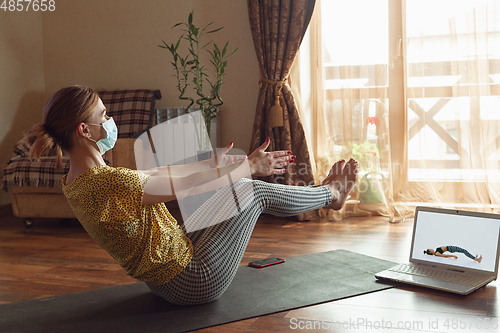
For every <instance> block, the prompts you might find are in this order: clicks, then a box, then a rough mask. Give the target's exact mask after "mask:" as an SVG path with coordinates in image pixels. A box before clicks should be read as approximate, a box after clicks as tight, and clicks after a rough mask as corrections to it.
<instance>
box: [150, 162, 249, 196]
mask: <svg viewBox="0 0 500 333" xmlns="http://www.w3.org/2000/svg"><path fill="white" fill-rule="evenodd" d="M168 170H169V167H166V168H165V169H164V170H162V172H161V174H160V175H153V176H151V177H150V178H149V181H148V183H147V185H146V188H145V189H144V194H143V197H142V204H143V205H152V204H156V203H161V202H168V201H172V200H175V199H176V198H177V197H178V196H186V195H193V194H199V193H204V192H207V191H212V190H216V189H218V188H220V187H222V186H225V185H228V184H229V183H230V182H235V181H237V180H239V179H241V178H244V177H248V176H250V169H249V167H248V163H245V161H242V162H239V163H234V164H231V165H228V166H226V167H222V168H213V169H207V170H203V171H199V172H195V173H193V174H190V175H187V176H173V175H169V174H168ZM229 176H230V177H229ZM187 193H188V194H187Z"/></svg>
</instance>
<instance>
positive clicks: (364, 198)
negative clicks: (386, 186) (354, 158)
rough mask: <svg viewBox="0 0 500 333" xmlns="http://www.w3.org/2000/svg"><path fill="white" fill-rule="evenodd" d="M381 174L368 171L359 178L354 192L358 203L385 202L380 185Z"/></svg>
mask: <svg viewBox="0 0 500 333" xmlns="http://www.w3.org/2000/svg"><path fill="white" fill-rule="evenodd" d="M382 180H383V176H382V175H381V174H378V173H372V172H369V173H367V174H365V175H364V176H363V177H361V179H360V180H359V183H358V184H357V185H356V192H357V193H358V199H359V202H360V203H382V202H385V195H384V191H383V189H382V186H381V183H380V182H381V181H382Z"/></svg>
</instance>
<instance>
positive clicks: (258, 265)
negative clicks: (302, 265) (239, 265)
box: [248, 258, 285, 268]
mask: <svg viewBox="0 0 500 333" xmlns="http://www.w3.org/2000/svg"><path fill="white" fill-rule="evenodd" d="M282 262H285V259H281V258H268V259H263V260H257V261H252V262H251V263H249V264H248V266H251V267H255V268H262V267H267V266H271V265H276V264H281V263H282Z"/></svg>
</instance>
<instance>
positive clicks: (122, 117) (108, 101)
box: [2, 89, 161, 226]
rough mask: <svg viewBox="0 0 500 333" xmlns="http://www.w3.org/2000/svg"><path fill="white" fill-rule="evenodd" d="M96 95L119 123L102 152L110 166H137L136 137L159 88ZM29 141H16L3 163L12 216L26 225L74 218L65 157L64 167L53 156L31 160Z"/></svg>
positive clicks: (148, 122)
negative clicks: (65, 192) (110, 146)
mask: <svg viewBox="0 0 500 333" xmlns="http://www.w3.org/2000/svg"><path fill="white" fill-rule="evenodd" d="M99 95H100V97H101V99H102V101H103V103H104V105H105V106H106V108H107V109H108V114H109V115H110V116H112V117H113V119H114V120H115V123H116V124H117V126H118V133H119V136H118V140H117V142H116V145H115V147H114V148H113V149H112V150H111V151H109V152H107V153H106V154H105V156H104V157H105V160H106V162H107V163H108V164H109V165H112V166H116V167H118V166H123V167H127V168H131V169H136V164H135V158H134V142H135V138H136V137H138V136H139V135H140V134H141V133H143V132H144V131H145V130H146V129H148V128H151V127H152V126H153V125H154V114H155V102H156V100H157V99H159V98H161V94H160V91H159V90H145V89H139V90H113V91H109V90H100V91H99ZM28 153H29V145H26V144H20V143H18V144H16V147H15V149H14V155H15V156H14V157H13V158H12V159H11V160H10V162H9V164H8V165H7V166H6V167H5V172H4V177H3V181H2V187H3V189H4V190H6V191H10V192H11V195H12V210H13V213H14V215H15V216H17V217H21V218H23V219H24V221H25V224H26V225H27V226H31V225H32V224H33V218H74V217H75V215H74V214H73V211H72V210H71V208H70V206H69V204H68V202H67V200H66V198H65V197H64V195H63V194H62V189H61V182H62V177H63V176H64V174H66V173H67V171H68V168H69V160H68V158H66V157H64V158H63V169H64V170H62V171H58V170H56V168H55V161H56V158H55V156H50V155H49V156H42V158H41V159H40V161H30V160H29V158H28Z"/></svg>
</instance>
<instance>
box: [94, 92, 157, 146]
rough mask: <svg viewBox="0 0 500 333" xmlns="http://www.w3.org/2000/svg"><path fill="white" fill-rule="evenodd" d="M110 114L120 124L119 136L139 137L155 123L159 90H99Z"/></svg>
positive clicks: (117, 124)
mask: <svg viewBox="0 0 500 333" xmlns="http://www.w3.org/2000/svg"><path fill="white" fill-rule="evenodd" d="M98 93H99V96H100V97H101V100H102V102H103V103H104V105H105V106H106V108H107V110H108V115H109V116H110V117H113V120H114V121H115V123H116V126H118V138H131V137H132V138H133V137H138V136H139V135H140V134H141V133H142V132H144V131H145V130H146V129H147V128H148V127H151V126H152V124H153V118H154V117H153V116H154V110H155V103H156V100H157V99H160V98H161V93H160V91H159V90H146V89H138V90H99V91H98Z"/></svg>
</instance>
